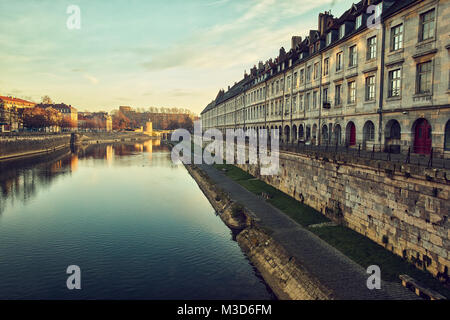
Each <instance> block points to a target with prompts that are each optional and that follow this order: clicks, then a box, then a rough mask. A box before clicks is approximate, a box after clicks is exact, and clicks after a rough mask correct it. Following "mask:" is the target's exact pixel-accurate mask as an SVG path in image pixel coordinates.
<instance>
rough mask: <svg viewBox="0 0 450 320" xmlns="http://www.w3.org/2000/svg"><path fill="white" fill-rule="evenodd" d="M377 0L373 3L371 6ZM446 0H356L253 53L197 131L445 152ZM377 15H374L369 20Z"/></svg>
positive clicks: (449, 38)
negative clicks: (246, 69) (260, 58)
mask: <svg viewBox="0 0 450 320" xmlns="http://www.w3.org/2000/svg"><path fill="white" fill-rule="evenodd" d="M374 9H375V10H374ZM448 17H450V1H446V0H383V1H374V0H372V1H371V0H363V1H360V2H359V3H357V4H354V5H352V6H351V8H349V9H348V10H347V11H346V12H345V13H344V14H342V15H341V16H340V17H334V16H333V15H331V13H330V12H325V13H320V14H319V19H318V21H319V23H318V28H317V29H316V30H310V31H309V34H307V35H306V37H304V38H302V37H300V36H294V37H292V41H291V49H290V50H289V51H287V52H286V50H285V49H284V48H281V49H280V51H279V55H278V57H276V58H275V59H270V60H268V61H266V62H265V63H263V62H259V64H258V65H257V66H254V67H253V68H252V69H251V70H250V73H249V74H247V73H245V74H244V78H243V79H241V80H240V81H239V82H237V83H235V84H234V85H233V86H231V87H228V90H226V91H225V90H220V91H219V93H218V94H217V96H216V98H215V99H214V100H213V101H212V102H211V103H210V104H208V106H207V107H206V108H205V109H204V110H203V112H202V113H201V119H202V125H203V130H207V129H210V128H218V129H221V130H225V129H227V128H232V129H238V128H242V129H250V128H251V129H255V130H259V129H263V128H265V129H275V130H279V132H280V137H281V140H282V143H285V144H309V145H333V146H335V145H339V146H349V147H359V148H364V149H369V150H372V149H373V148H377V150H378V148H379V150H383V151H386V150H389V152H393V153H396V152H401V151H402V150H409V152H411V153H417V154H430V153H431V152H432V150H435V151H436V150H439V151H440V152H441V153H442V154H447V153H450V120H449V119H450V104H449V94H450V79H449V76H450V72H449V70H450V61H449V57H450V20H449V19H448ZM375 18H377V20H376V21H379V24H375V25H374V22H375V20H374V19H375Z"/></svg>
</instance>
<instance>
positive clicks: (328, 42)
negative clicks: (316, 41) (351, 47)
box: [327, 32, 331, 46]
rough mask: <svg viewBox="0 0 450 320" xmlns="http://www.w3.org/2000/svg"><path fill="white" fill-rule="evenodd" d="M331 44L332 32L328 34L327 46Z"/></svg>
mask: <svg viewBox="0 0 450 320" xmlns="http://www.w3.org/2000/svg"><path fill="white" fill-rule="evenodd" d="M330 44H331V32H328V34H327V46H329V45H330Z"/></svg>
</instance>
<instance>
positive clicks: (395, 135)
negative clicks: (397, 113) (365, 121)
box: [386, 119, 402, 140]
mask: <svg viewBox="0 0 450 320" xmlns="http://www.w3.org/2000/svg"><path fill="white" fill-rule="evenodd" d="M401 131H402V130H401V127H400V123H398V121H397V120H395V119H393V120H390V121H389V122H388V123H387V125H386V138H387V139H392V140H400V139H401V136H402V132H401Z"/></svg>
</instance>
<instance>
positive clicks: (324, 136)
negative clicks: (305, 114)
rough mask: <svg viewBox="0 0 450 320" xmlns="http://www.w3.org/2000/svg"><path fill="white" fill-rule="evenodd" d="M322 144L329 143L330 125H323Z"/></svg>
mask: <svg viewBox="0 0 450 320" xmlns="http://www.w3.org/2000/svg"><path fill="white" fill-rule="evenodd" d="M322 144H328V126H327V125H324V126H323V127H322Z"/></svg>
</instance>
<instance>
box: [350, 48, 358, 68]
mask: <svg viewBox="0 0 450 320" xmlns="http://www.w3.org/2000/svg"><path fill="white" fill-rule="evenodd" d="M357 64H358V51H357V49H356V45H354V46H351V47H350V49H349V64H348V65H349V67H355V66H356V65H357Z"/></svg>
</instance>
